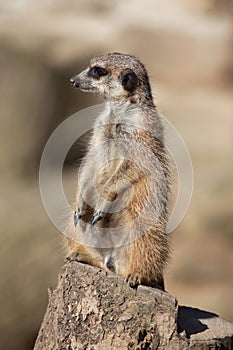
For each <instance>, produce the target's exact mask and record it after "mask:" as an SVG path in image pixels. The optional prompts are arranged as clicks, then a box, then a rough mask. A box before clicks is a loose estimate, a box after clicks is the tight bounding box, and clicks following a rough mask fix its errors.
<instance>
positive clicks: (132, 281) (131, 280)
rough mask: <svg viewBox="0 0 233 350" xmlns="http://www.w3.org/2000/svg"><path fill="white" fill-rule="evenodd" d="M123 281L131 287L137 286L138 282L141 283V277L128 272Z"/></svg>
mask: <svg viewBox="0 0 233 350" xmlns="http://www.w3.org/2000/svg"><path fill="white" fill-rule="evenodd" d="M125 281H126V282H127V283H128V285H129V286H130V287H131V288H137V287H138V286H139V284H141V282H142V279H141V277H140V276H138V275H131V274H129V275H128V276H127V277H126V279H125Z"/></svg>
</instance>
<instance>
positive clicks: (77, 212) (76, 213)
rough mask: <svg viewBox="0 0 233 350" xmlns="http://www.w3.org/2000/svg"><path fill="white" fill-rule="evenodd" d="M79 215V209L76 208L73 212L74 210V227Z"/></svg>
mask: <svg viewBox="0 0 233 350" xmlns="http://www.w3.org/2000/svg"><path fill="white" fill-rule="evenodd" d="M81 217H82V215H81V214H80V209H78V211H77V210H75V212H74V226H75V227H76V226H77V224H78V221H79V219H80V218H81Z"/></svg>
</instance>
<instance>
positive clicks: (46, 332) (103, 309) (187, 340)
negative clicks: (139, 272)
mask: <svg viewBox="0 0 233 350" xmlns="http://www.w3.org/2000/svg"><path fill="white" fill-rule="evenodd" d="M42 349H43V350H50V349H51V350H79V349H80V350H84V349H86V350H118V349H120V350H124V349H137V350H139V349H140V350H142V349H143V350H146V349H147V350H149V349H166V350H176V349H177V350H182V349H200V350H205V349H233V323H230V322H228V321H225V320H223V319H221V318H220V317H219V316H217V315H216V314H213V313H210V312H207V311H202V310H199V309H194V308H190V307H184V306H178V302H177V300H176V298H174V297H173V296H172V295H170V294H168V293H167V292H163V291H161V290H159V289H156V288H151V287H146V286H139V287H138V289H137V290H135V289H132V288H130V287H129V286H128V285H127V283H125V282H124V281H123V280H122V279H120V278H119V277H117V276H116V275H113V274H107V273H106V272H105V271H103V270H100V269H98V268H95V267H92V266H89V265H85V264H80V263H76V262H68V263H66V264H65V266H64V267H63V270H62V272H61V274H60V276H59V282H58V286H57V288H56V289H55V290H54V291H52V290H51V289H50V290H49V304H48V308H47V311H46V314H45V316H44V320H43V322H42V325H41V328H40V331H39V335H38V337H37V340H36V344H35V347H34V350H42Z"/></svg>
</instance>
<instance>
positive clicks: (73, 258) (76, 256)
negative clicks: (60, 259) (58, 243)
mask: <svg viewBox="0 0 233 350" xmlns="http://www.w3.org/2000/svg"><path fill="white" fill-rule="evenodd" d="M72 261H76V262H81V263H84V264H85V263H86V264H87V263H88V262H87V261H86V259H85V257H84V256H83V255H82V254H81V253H79V252H74V253H71V254H70V255H69V256H67V257H66V258H65V262H72Z"/></svg>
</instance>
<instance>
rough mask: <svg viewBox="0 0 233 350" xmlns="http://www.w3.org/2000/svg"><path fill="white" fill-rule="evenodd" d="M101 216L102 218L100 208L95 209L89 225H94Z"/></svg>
mask: <svg viewBox="0 0 233 350" xmlns="http://www.w3.org/2000/svg"><path fill="white" fill-rule="evenodd" d="M102 218H103V212H102V211H101V210H99V211H95V213H94V215H93V216H92V218H91V225H92V226H94V225H95V224H96V223H97V222H98V221H100V220H101V219H102Z"/></svg>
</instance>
